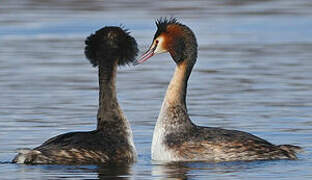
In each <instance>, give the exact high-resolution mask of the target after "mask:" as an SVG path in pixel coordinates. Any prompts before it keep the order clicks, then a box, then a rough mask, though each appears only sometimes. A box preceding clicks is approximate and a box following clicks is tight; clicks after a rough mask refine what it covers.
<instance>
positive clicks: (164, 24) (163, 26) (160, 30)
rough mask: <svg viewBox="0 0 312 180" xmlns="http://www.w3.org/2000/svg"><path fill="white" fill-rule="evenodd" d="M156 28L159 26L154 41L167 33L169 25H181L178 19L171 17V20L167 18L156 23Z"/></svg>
mask: <svg viewBox="0 0 312 180" xmlns="http://www.w3.org/2000/svg"><path fill="white" fill-rule="evenodd" d="M155 23H156V26H157V31H156V33H155V36H154V39H155V38H157V37H158V36H159V35H160V34H161V33H163V32H166V31H167V26H168V25H169V24H180V23H179V22H178V20H177V18H174V17H171V18H166V17H164V18H163V17H161V18H159V19H157V20H156V21H155Z"/></svg>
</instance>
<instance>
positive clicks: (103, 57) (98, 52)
mask: <svg viewBox="0 0 312 180" xmlns="http://www.w3.org/2000/svg"><path fill="white" fill-rule="evenodd" d="M85 44H86V47H85V51H84V52H85V55H86V57H87V59H88V60H89V61H90V63H91V64H92V65H93V66H94V67H95V66H99V65H105V64H112V63H114V62H115V61H118V65H125V64H129V63H132V62H133V61H134V60H135V57H136V56H137V53H138V48H137V43H136V41H135V39H134V38H133V37H132V36H130V33H129V32H128V30H126V29H122V28H121V27H116V26H106V27H103V28H102V29H100V30H98V31H96V32H95V33H94V34H91V35H90V36H88V37H87V38H86V41H85Z"/></svg>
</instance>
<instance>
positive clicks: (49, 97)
mask: <svg viewBox="0 0 312 180" xmlns="http://www.w3.org/2000/svg"><path fill="white" fill-rule="evenodd" d="M161 16H167V17H170V16H175V17H178V18H179V20H180V21H181V22H183V23H184V24H187V25H188V26H189V27H191V28H192V29H193V31H194V32H195V34H196V36H197V39H198V44H199V57H198V61H197V64H196V66H195V69H194V71H193V73H192V75H191V77H190V81H189V86H188V87H189V89H188V98H187V104H188V108H189V113H190V115H191V118H192V120H193V122H194V123H196V124H198V125H205V126H214V127H222V128H228V129H237V130H242V131H247V132H250V133H252V134H255V135H257V136H260V137H262V138H264V139H266V140H268V141H270V142H272V143H275V144H285V143H288V144H294V145H299V146H302V147H303V148H304V149H305V152H304V153H302V154H299V156H298V157H299V160H296V161H286V160H283V161H260V162H259V161H257V162H228V163H176V164H160V163H158V162H153V161H151V153H150V147H151V142H152V134H153V129H154V125H155V122H156V118H157V116H158V112H159V110H160V106H161V103H162V100H163V96H164V94H165V91H166V88H167V85H168V82H169V80H170V78H171V76H172V73H173V70H174V67H175V64H174V63H173V61H172V60H171V58H170V56H169V55H168V54H162V55H158V56H155V57H153V58H152V59H150V60H149V61H148V62H146V63H145V64H143V65H140V66H136V67H132V66H129V67H122V68H120V69H119V74H118V84H117V86H118V98H119V102H120V104H121V106H122V108H123V110H124V112H125V114H126V115H127V117H128V119H129V121H130V122H131V126H132V130H133V133H134V140H135V145H136V147H137V151H138V154H139V157H138V162H137V163H136V164H134V165H131V166H128V167H97V166H47V165H44V166H42V165H37V166H27V165H17V164H11V163H10V161H11V160H12V158H13V157H14V156H15V154H16V153H15V149H17V148H25V147H28V148H34V147H36V146H38V145H40V144H41V143H43V142H44V141H45V140H47V139H48V138H51V137H53V136H55V135H58V134H61V133H66V132H70V131H88V130H93V129H95V125H96V118H95V117H96V113H97V108H98V82H97V69H95V68H93V67H92V66H91V65H90V64H89V62H88V61H87V60H86V58H85V57H84V54H83V50H84V39H85V38H86V37H87V36H88V35H89V34H90V33H93V32H94V31H96V30H97V29H99V28H101V27H103V26H105V25H120V24H123V25H125V26H126V27H127V28H129V29H130V30H131V31H132V35H133V36H134V37H135V38H136V40H137V42H138V43H139V45H140V49H141V51H144V50H146V48H147V47H148V46H149V44H150V42H151V41H152V38H153V36H154V33H155V30H156V27H155V24H154V20H155V19H156V18H159V17H161ZM0 101H1V103H0V174H1V178H0V179H62V178H64V179H96V178H101V179H105V178H107V179H114V178H115V179H119V178H121V179H122V178H124V179H127V178H129V179H167V178H172V179H207V178H213V179H273V178H274V179H312V2H311V1H309V0H296V1H294V0H262V1H260V0H253V1H247V0H246V1H242V0H227V1H226V0H215V1H143V0H136V1H131V2H130V1H100V0H98V1H83V0H68V1H62V0H55V1H44V0H23V1H19V0H7V1H1V2H0Z"/></svg>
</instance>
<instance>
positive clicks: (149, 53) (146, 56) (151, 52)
mask: <svg viewBox="0 0 312 180" xmlns="http://www.w3.org/2000/svg"><path fill="white" fill-rule="evenodd" d="M156 47H157V43H156V44H155V45H154V46H153V45H152V46H151V47H150V49H149V50H148V51H147V52H146V53H144V54H143V55H142V56H141V57H140V58H139V59H137V60H136V61H134V62H133V65H134V66H135V65H138V64H142V63H144V62H145V61H147V60H148V59H149V58H150V57H152V56H153V55H154V54H155V53H154V51H155V49H156Z"/></svg>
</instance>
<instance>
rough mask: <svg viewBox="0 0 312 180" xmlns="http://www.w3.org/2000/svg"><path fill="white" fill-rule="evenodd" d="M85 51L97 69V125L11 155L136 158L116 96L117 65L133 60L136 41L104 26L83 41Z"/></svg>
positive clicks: (61, 160) (53, 160)
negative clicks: (94, 127)
mask: <svg viewBox="0 0 312 180" xmlns="http://www.w3.org/2000/svg"><path fill="white" fill-rule="evenodd" d="M85 43H86V47H85V55H86V57H87V58H88V59H89V61H90V63H91V64H92V65H93V66H98V70H99V71H98V72H99V74H98V75H99V86H100V88H99V109H98V114H97V129H96V130H94V131H89V132H70V133H66V134H61V135H58V136H56V137H53V138H51V139H49V140H47V141H46V142H44V143H43V144H42V145H40V146H39V147H36V148H34V149H22V150H20V151H19V154H18V155H17V156H16V157H15V158H14V159H13V162H15V163H25V164H102V163H131V162H134V161H135V160H136V156H137V155H136V150H135V146H134V143H133V137H132V131H131V128H130V124H129V122H128V120H127V119H126V117H125V116H124V114H123V112H122V110H121V108H120V106H119V104H118V101H117V96H116V87H115V81H116V71H117V66H118V65H125V64H129V63H131V62H133V61H134V59H135V57H136V55H137V52H138V49H137V43H136V41H135V39H134V38H133V37H131V36H130V35H129V33H128V32H127V31H126V30H123V29H122V28H120V27H114V26H110V27H104V28H102V29H100V30H98V31H96V33H95V34H91V35H90V36H89V37H88V38H87V39H86V41H85Z"/></svg>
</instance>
